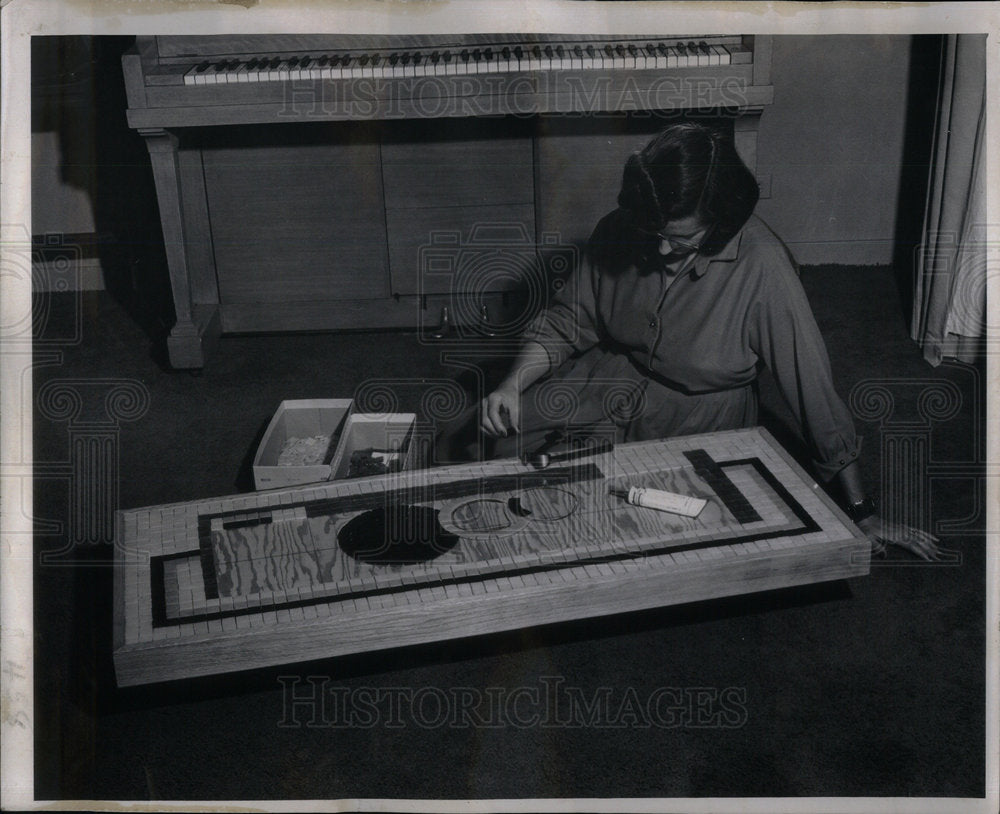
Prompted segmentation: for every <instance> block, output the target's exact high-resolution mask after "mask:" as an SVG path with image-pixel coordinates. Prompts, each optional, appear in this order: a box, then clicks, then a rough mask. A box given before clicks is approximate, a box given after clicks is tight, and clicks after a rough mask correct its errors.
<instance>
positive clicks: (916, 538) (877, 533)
mask: <svg viewBox="0 0 1000 814" xmlns="http://www.w3.org/2000/svg"><path fill="white" fill-rule="evenodd" d="M858 528H860V529H861V530H862V531H863V532H864V533H865V534H867V535H868V539H870V540H871V541H872V552H873V553H875V554H881V553H882V552H883V551H884V550H885V546H886V543H891V544H892V545H898V546H900V547H901V548H906V549H909V550H910V551H912V552H913V553H914V554H916V555H917V556H918V557H922V558H923V559H925V560H939V559H941V549H939V548H938V546H937V544H938V543H939V542H940V540H938V538H937V537H935V536H934V535H933V534H928V533H927V532H926V531H922V530H921V529H915V528H913V527H912V526H908V525H906V524H905V523H890V522H888V521H886V520H884V519H883V518H882V517H881V516H880V515H877V514H873V515H872V516H871V517H866V518H865V519H864V520H861V521H860V522H859V523H858Z"/></svg>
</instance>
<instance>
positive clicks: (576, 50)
mask: <svg viewBox="0 0 1000 814" xmlns="http://www.w3.org/2000/svg"><path fill="white" fill-rule="evenodd" d="M573 54H574V55H575V56H576V58H577V59H583V49H582V48H581V47H580V46H579V45H576V46H574V47H573Z"/></svg>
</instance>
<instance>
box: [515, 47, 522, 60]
mask: <svg viewBox="0 0 1000 814" xmlns="http://www.w3.org/2000/svg"><path fill="white" fill-rule="evenodd" d="M514 56H515V57H516V58H517V60H518V61H520V60H522V59H524V50H523V49H522V48H521V46H520V45H515V46H514Z"/></svg>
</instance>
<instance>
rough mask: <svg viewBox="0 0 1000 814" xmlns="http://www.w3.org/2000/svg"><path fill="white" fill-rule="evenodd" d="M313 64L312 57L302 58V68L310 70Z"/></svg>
mask: <svg viewBox="0 0 1000 814" xmlns="http://www.w3.org/2000/svg"><path fill="white" fill-rule="evenodd" d="M311 63H312V59H311V58H310V57H308V56H304V57H302V63H301V67H303V68H308V67H309V65H310V64H311Z"/></svg>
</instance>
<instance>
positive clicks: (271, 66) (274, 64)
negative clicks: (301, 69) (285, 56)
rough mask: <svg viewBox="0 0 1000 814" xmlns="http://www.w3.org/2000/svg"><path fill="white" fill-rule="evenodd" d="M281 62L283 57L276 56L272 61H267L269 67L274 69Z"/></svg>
mask: <svg viewBox="0 0 1000 814" xmlns="http://www.w3.org/2000/svg"><path fill="white" fill-rule="evenodd" d="M280 64H281V57H274V59H272V60H271V61H270V62H268V63H267V67H268V68H270V69H271V70H272V71H273V70H274V69H275V68H277V67H278V66H279V65H280Z"/></svg>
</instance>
